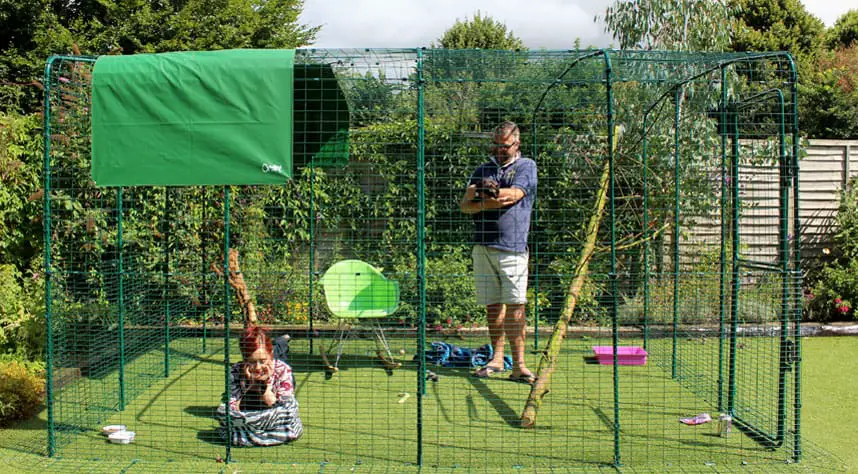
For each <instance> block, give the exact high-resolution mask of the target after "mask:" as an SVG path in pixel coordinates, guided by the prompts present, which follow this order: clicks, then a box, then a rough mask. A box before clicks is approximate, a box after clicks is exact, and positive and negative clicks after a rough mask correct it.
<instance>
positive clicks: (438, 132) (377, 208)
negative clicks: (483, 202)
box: [42, 49, 819, 472]
mask: <svg viewBox="0 0 858 474" xmlns="http://www.w3.org/2000/svg"><path fill="white" fill-rule="evenodd" d="M96 60H97V58H81V57H66V56H57V57H52V58H51V59H50V60H49V61H48V64H47V69H46V76H45V84H46V92H45V208H44V212H45V214H44V226H45V234H44V239H45V275H46V278H47V284H46V310H47V318H48V336H47V337H48V359H47V369H48V396H47V407H48V413H47V419H48V426H47V439H48V441H47V444H46V448H45V450H44V452H43V453H42V454H45V455H47V456H52V457H61V458H64V459H75V458H80V459H92V458H100V459H102V460H103V461H101V462H102V463H105V464H109V463H111V462H113V463H117V465H119V464H121V463H125V464H124V465H128V462H132V461H133V463H135V464H136V463H142V464H141V465H144V464H145V463H147V462H149V463H154V462H164V461H169V462H171V463H172V462H175V463H177V464H175V466H176V469H177V470H179V471H182V470H183V467H182V466H186V465H185V464H182V463H191V464H193V463H201V464H202V465H203V466H208V467H216V466H217V465H218V464H217V462H216V460H218V459H220V460H225V461H227V462H230V463H237V464H238V465H239V466H249V465H250V464H251V463H256V462H263V463H273V464H284V465H286V466H291V465H292V464H295V465H301V466H305V467H309V468H314V466H316V467H315V468H325V466H328V465H331V466H332V467H344V468H349V469H351V468H353V469H354V470H360V469H375V468H379V469H387V470H391V471H394V472H410V471H414V472H417V471H418V470H420V469H428V468H439V469H468V470H478V469H479V470H483V469H485V470H499V471H500V470H506V469H527V470H538V471H542V470H548V469H556V468H566V469H573V470H576V472H584V471H588V470H592V471H599V470H602V469H614V468H619V469H622V468H629V469H632V470H638V469H640V470H647V469H650V470H656V471H660V472H667V471H671V470H676V471H683V472H684V471H687V470H695V469H711V468H712V466H717V469H718V470H726V471H729V470H737V471H739V470H743V469H746V467H747V465H749V464H750V465H760V466H766V465H769V466H778V467H777V469H786V468H787V466H786V465H785V464H784V463H785V462H786V463H788V464H790V466H789V469H795V470H801V469H807V468H808V467H809V466H810V468H811V470H812V469H813V468H818V467H819V466H818V465H815V464H814V461H815V459H816V458H814V457H813V456H811V455H809V454H808V453H809V452H810V451H809V450H808V449H807V448H806V445H805V444H803V443H802V437H801V425H800V420H801V411H800V410H801V384H800V377H799V374H800V365H801V332H800V317H801V303H802V302H801V259H800V252H799V248H800V238H799V236H800V235H801V233H800V229H801V227H800V222H799V219H798V217H797V216H798V215H799V213H798V211H799V208H798V203H799V200H798V196H799V182H798V156H799V146H800V144H799V134H798V127H797V123H798V120H797V117H798V115H797V114H798V112H797V105H796V104H797V101H796V73H795V67H794V64H793V61H792V59H791V57H790V56H789V55H788V54H786V53H760V54H747V53H742V54H720V53H717V54H716V53H684V52H683V53H680V52H654V51H614V50H582V51H577V50H571V51H480V50H462V51H459V50H440V49H401V50H322V49H304V50H297V51H296V52H295V58H294V72H295V74H294V79H292V80H287V81H284V83H283V87H292V88H294V89H295V90H294V101H295V103H294V109H295V111H296V112H295V113H296V116H295V125H294V129H293V131H292V133H293V140H294V141H293V147H294V148H293V149H294V150H295V153H296V154H295V156H294V157H293V158H294V159H293V160H292V163H293V164H294V168H293V169H292V170H291V171H292V174H291V175H292V178H291V179H290V180H288V181H284V182H283V183H282V184H265V185H237V184H233V185H228V186H227V185H224V186H157V187H156V186H123V187H103V188H102V187H96V186H95V185H94V183H93V182H92V180H91V178H90V152H91V137H90V127H91V114H90V110H91V109H90V100H91V80H92V71H93V65H94V64H95V61H96ZM249 72H250V73H251V74H250V75H252V71H249ZM187 87H194V86H193V84H192V83H189V84H188V85H187ZM195 92H199V91H195ZM230 92H231V94H232V95H230V97H240V96H241V94H252V93H253V91H251V90H243V89H241V88H240V87H239V89H238V90H232V91H230ZM212 93H214V94H216V93H217V91H212ZM123 105H125V106H129V107H131V106H133V104H123ZM504 120H512V121H515V122H516V123H518V125H519V127H520V130H521V141H522V150H523V152H524V153H525V155H528V156H530V157H532V158H533V159H534V160H535V161H536V163H537V166H538V170H539V171H538V176H539V185H538V193H537V195H536V205H535V209H534V211H533V215H532V221H533V223H532V226H531V231H530V242H529V248H530V280H529V282H530V284H529V291H528V300H529V301H528V305H527V311H528V344H529V345H531V346H532V347H533V348H534V349H535V350H534V351H533V352H529V353H528V354H527V361H528V365H529V366H530V367H531V368H532V369H533V370H534V371H535V370H536V368H537V364H538V360H539V357H540V354H541V351H543V350H545V344H546V342H545V341H548V340H549V338H548V337H547V336H548V335H549V333H550V330H551V328H552V326H553V324H554V323H555V321H557V318H558V317H559V315H560V313H561V310H562V307H563V304H564V300H565V298H566V296H567V292H568V290H569V286H570V284H571V282H572V281H573V279H574V278H575V277H576V276H577V275H576V264H577V262H578V258H579V254H580V252H581V248H582V246H583V243H584V242H585V240H586V239H587V236H586V235H585V231H586V228H587V223H588V222H589V221H590V219H591V216H592V215H593V212H594V206H595V205H596V202H597V197H598V194H599V179H600V176H601V173H602V169H603V168H605V166H608V169H609V171H610V174H609V180H608V186H609V188H608V190H607V196H608V198H607V199H608V201H607V205H606V207H605V214H604V217H603V218H602V220H601V222H599V223H598V224H599V225H598V234H597V235H596V247H595V253H594V254H593V255H592V257H590V258H589V273H588V275H587V278H586V281H585V283H584V285H583V288H582V289H581V291H580V294H578V295H577V305H576V308H575V312H574V313H573V318H572V322H571V326H570V333H569V335H568V337H567V338H566V340H565V342H564V343H563V346H562V348H561V350H560V352H559V356H558V358H557V370H556V371H555V372H554V374H553V376H552V380H551V391H550V393H549V394H548V395H547V396H546V397H545V399H544V400H543V404H542V407H541V408H540V411H539V414H538V418H537V420H536V425H535V428H534V429H522V428H521V427H520V425H519V416H520V415H521V413H522V409H523V408H524V403H525V400H526V399H527V398H528V394H529V391H530V390H529V387H528V386H526V385H524V384H517V383H512V382H509V381H507V380H505V377H504V376H503V375H500V376H497V377H493V378H491V379H478V378H474V377H471V376H470V370H469V367H468V365H469V361H468V360H467V359H463V360H464V362H463V365H458V366H457V365H456V364H455V363H454V360H453V359H455V357H453V358H452V359H450V358H445V357H444V356H445V355H446V353H444V352H443V351H442V350H441V348H443V347H450V346H449V344H451V345H454V346H457V347H459V348H464V349H472V350H475V349H477V348H480V346H483V345H484V344H485V343H487V342H488V335H487V331H486V319H485V314H484V309H483V308H481V307H480V306H478V305H477V304H476V303H475V297H474V288H473V281H472V266H471V256H470V250H471V246H472V235H471V234H472V232H473V229H472V227H473V224H472V222H471V219H472V218H471V216H467V215H464V214H462V213H461V212H460V211H459V200H460V198H461V196H462V194H463V192H464V189H465V186H466V183H467V179H468V177H469V176H470V173H471V172H472V171H473V170H474V169H475V168H476V167H477V166H478V165H479V164H481V163H483V162H485V161H486V160H487V155H488V148H487V145H488V143H489V142H490V140H491V131H492V129H493V128H494V126H495V125H497V124H498V123H500V122H502V121H504ZM299 124H300V125H299ZM238 138H240V137H236V139H238ZM612 143H613V144H615V146H612V145H611V144H612ZM151 147H153V149H154V150H157V147H158V143H152V144H151ZM606 164H607V165H606ZM189 172H190V173H192V172H193V171H189ZM230 249H235V250H237V251H238V252H239V255H240V259H241V267H242V268H241V271H242V274H243V277H244V279H245V281H247V283H248V285H249V288H248V289H249V292H250V294H251V295H252V297H253V300H254V303H255V305H256V308H257V312H258V314H259V317H260V319H261V321H262V323H263V324H264V325H266V326H267V327H268V328H270V332H271V333H272V335H274V336H278V335H280V334H284V333H285V334H289V335H290V336H291V341H290V351H289V354H288V362H289V363H290V364H291V365H292V367H293V368H294V371H295V377H296V387H297V399H298V401H299V404H300V409H301V415H302V419H303V421H304V424H305V432H304V435H303V437H302V438H301V439H299V440H298V441H296V442H294V443H293V444H291V445H287V446H279V447H272V448H264V449H261V448H260V449H246V448H236V447H232V446H229V445H228V444H226V443H225V442H223V441H221V438H220V436H219V435H218V432H217V429H218V423H217V421H216V420H215V418H214V409H215V408H216V407H217V405H218V404H219V403H220V402H221V401H222V397H223V393H224V390H225V388H226V387H227V386H228V381H227V377H226V376H227V375H228V373H229V366H230V364H232V363H234V362H236V361H237V360H239V359H237V358H239V357H240V353H239V352H238V350H237V342H236V336H237V333H238V329H239V328H240V325H241V314H242V313H241V308H239V307H238V305H237V304H236V303H235V302H234V301H233V298H234V295H233V290H232V289H231V287H230V286H229V283H228V281H227V280H226V279H221V278H219V277H218V276H217V274H216V273H215V272H214V271H213V267H214V268H218V269H220V270H225V271H227V272H226V273H228V269H229V268H228V267H229V265H228V261H227V259H228V251H229V250H230ZM345 259H358V260H362V261H364V262H367V263H369V264H371V265H372V266H373V267H375V268H378V269H380V271H381V273H382V274H383V275H384V277H385V278H387V279H390V280H393V281H396V282H398V285H399V288H400V304H399V306H398V309H397V311H396V312H395V313H394V314H393V315H391V316H390V317H387V318H383V319H381V320H380V321H381V324H382V326H383V328H384V332H385V335H386V336H387V337H388V341H389V342H390V345H391V347H392V349H393V354H394V356H395V357H396V358H397V362H398V363H399V364H401V366H398V367H396V368H393V369H391V368H390V367H385V366H382V365H381V364H380V363H379V362H378V360H377V359H376V357H375V353H374V349H373V348H374V346H373V341H372V338H371V337H368V335H367V334H364V333H362V332H361V331H360V330H357V331H352V333H351V335H352V340H350V341H347V342H348V343H347V344H344V345H343V348H344V349H343V352H342V353H340V354H337V357H338V358H339V371H338V372H336V373H331V372H330V371H326V370H325V368H324V365H323V364H322V361H321V358H320V355H319V345H324V346H325V347H328V346H330V345H331V343H332V342H333V340H334V339H335V338H336V337H337V336H336V332H335V331H334V329H335V327H336V324H335V321H334V320H333V319H332V318H331V315H330V314H328V312H327V310H326V306H325V300H324V298H325V295H324V293H323V292H322V288H321V285H320V284H319V278H320V277H321V275H323V274H324V272H325V270H327V269H328V268H329V267H330V266H331V265H332V264H334V263H336V262H338V261H341V260H345ZM439 343H446V344H448V346H444V344H439ZM593 346H611V347H612V348H613V349H614V352H615V353H616V352H617V349H618V348H620V347H626V346H637V347H641V348H645V349H646V351H647V358H646V364H645V365H617V364H608V365H603V364H599V363H598V361H595V360H594V358H593ZM617 361H618V357H614V358H612V359H610V360H609V361H608V362H617ZM436 362H443V363H444V364H443V365H437V364H436ZM704 412H706V413H709V414H710V415H712V417H713V418H718V415H719V414H722V413H723V414H725V415H730V416H732V420H733V426H732V428H733V429H732V432H731V433H729V435H727V436H721V435H720V434H717V433H716V428H717V425H718V422H717V421H715V422H713V423H708V424H704V425H700V426H687V425H684V424H682V423H680V422H679V419H680V418H684V417H688V416H694V415H696V414H699V413H704ZM230 423H232V422H230ZM107 424H125V425H127V426H128V427H129V429H131V430H134V431H135V432H136V433H137V438H136V440H135V441H134V442H133V443H132V444H129V445H121V446H119V445H112V444H109V443H107V442H106V441H105V438H104V437H103V436H102V435H101V434H100V429H101V427H102V426H103V425H107ZM209 463H210V464H209ZM189 465H190V464H189ZM193 465H195V466H196V465H198V464H193ZM284 467H285V466H284ZM267 468H274V469H278V468H277V467H276V466H269V467H267Z"/></svg>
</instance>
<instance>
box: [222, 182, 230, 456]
mask: <svg viewBox="0 0 858 474" xmlns="http://www.w3.org/2000/svg"><path fill="white" fill-rule="evenodd" d="M230 199H231V195H230V188H229V186H224V188H223V261H222V262H221V263H222V265H223V269H222V271H223V327H224V332H223V362H224V364H223V386H224V387H223V388H224V391H223V400H222V401H223V403H225V404H226V407H227V410H226V412H227V415H226V433H227V441H226V456H225V458H224V459H225V460H226V462H230V461H232V458H231V456H232V416H231V414H230V412H229V388H230V387H229V371H230V369H231V365H232V364H231V362H230V358H229V339H230V331H229V326H230V323H231V322H232V321H230V319H231V318H230V307H229V297H230V287H229V232H230V230H229V217H230V215H229V206H230Z"/></svg>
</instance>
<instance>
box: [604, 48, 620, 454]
mask: <svg viewBox="0 0 858 474" xmlns="http://www.w3.org/2000/svg"><path fill="white" fill-rule="evenodd" d="M612 81H613V68H612V67H611V57H610V55H609V54H607V53H605V92H606V97H605V100H606V101H607V103H608V110H607V113H608V117H607V118H608V168H609V171H608V186H609V188H608V206H609V207H608V208H609V210H610V213H611V218H610V226H611V270H610V271H611V273H610V275H609V278H610V280H611V345H612V346H613V352H614V356H613V357H614V360H613V362H614V364H613V378H614V466H616V467H619V466H622V459H621V457H620V371H619V363H618V361H617V348H618V347H619V345H620V327H619V321H617V305H618V303H619V301H618V298H617V297H618V293H619V291H618V287H617V279H618V276H617V235H616V231H617V229H616V195H615V193H616V189H615V185H616V176H615V174H614V171H615V170H614V164H615V163H614V88H613V82H612Z"/></svg>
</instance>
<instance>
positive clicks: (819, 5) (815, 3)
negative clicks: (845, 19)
mask: <svg viewBox="0 0 858 474" xmlns="http://www.w3.org/2000/svg"><path fill="white" fill-rule="evenodd" d="M801 3H803V4H804V7H805V9H807V11H809V12H810V13H812V14H814V15H815V16H816V17H817V18H819V19H820V20H822V22H823V23H825V26H828V27H830V26H832V25H834V22H835V21H837V19H838V18H840V17H841V16H842V15H843V14H844V13H846V12H847V11H849V10H853V9H858V0H801Z"/></svg>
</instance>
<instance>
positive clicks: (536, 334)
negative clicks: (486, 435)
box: [531, 49, 610, 350]
mask: <svg viewBox="0 0 858 474" xmlns="http://www.w3.org/2000/svg"><path fill="white" fill-rule="evenodd" d="M601 55H605V52H604V50H601V49H600V50H598V51H594V52H591V53H587V54H584V55H581V56H578V57H577V58H575V60H574V61H572V62H571V63H569V65H568V66H566V69H564V70H563V73H561V74H560V75H559V76H557V79H555V80H554V81H553V82H552V83H551V84H550V85H549V86H548V87H546V88H545V91H543V92H542V96H540V97H539V100H538V101H537V102H536V106H535V107H534V108H533V113H532V115H531V117H532V118H531V123H532V136H533V139H532V143H531V150H532V154H531V158H533V159H534V160H535V159H536V153H537V147H536V115H537V114H538V113H539V111H540V109H541V108H542V104H543V103H544V102H545V98H546V97H547V96H548V93H549V92H550V91H551V89H553V88H554V87H556V86H557V85H559V84H563V82H562V81H563V77H565V76H566V74H568V73H569V71H571V70H572V69H573V68H574V67H575V66H577V65H578V64H579V63H580V62H581V61H583V60H585V59H588V58H592V57H596V56H601ZM609 62H610V61H609ZM537 188H538V185H537ZM538 197H539V190H538V189H537V191H536V194H534V202H539V201H538ZM536 225H539V207H538V206H537V207H536V208H534V210H533V221H532V222H531V226H536ZM533 248H534V252H533V261H535V262H537V264H536V265H535V266H534V268H535V269H536V271H535V272H534V281H533V283H534V294H535V296H534V304H533V308H534V317H533V320H534V335H533V349H534V350H539V263H538V262H539V239H536V242H534V243H533Z"/></svg>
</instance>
